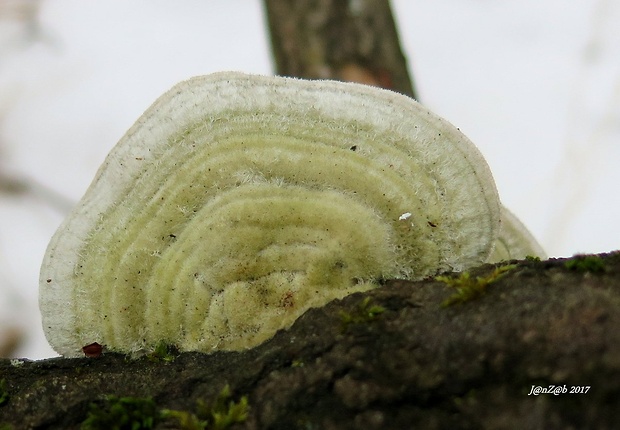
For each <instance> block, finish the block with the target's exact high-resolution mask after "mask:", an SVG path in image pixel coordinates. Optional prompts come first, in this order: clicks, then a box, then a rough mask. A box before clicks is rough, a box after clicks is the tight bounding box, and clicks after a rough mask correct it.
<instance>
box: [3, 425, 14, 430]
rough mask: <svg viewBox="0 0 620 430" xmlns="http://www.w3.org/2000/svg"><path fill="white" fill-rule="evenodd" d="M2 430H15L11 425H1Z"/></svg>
mask: <svg viewBox="0 0 620 430" xmlns="http://www.w3.org/2000/svg"><path fill="white" fill-rule="evenodd" d="M0 430H13V426H12V425H11V424H0Z"/></svg>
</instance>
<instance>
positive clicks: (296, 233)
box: [40, 73, 521, 356]
mask: <svg viewBox="0 0 620 430" xmlns="http://www.w3.org/2000/svg"><path fill="white" fill-rule="evenodd" d="M500 216H501V215H500V203H499V200H498V196H497V192H496V189H495V185H494V182H493V178H492V176H491V173H490V171H489V168H488V167H487V164H486V163H485V161H484V159H483V158H482V156H481V155H480V153H479V152H478V150H477V149H476V148H475V146H474V145H473V144H472V143H471V142H470V141H469V140H468V139H467V138H466V137H465V136H464V135H463V134H461V133H460V132H459V131H458V130H457V129H456V128H454V127H453V126H452V125H450V124H449V123H447V122H446V121H444V120H442V119H441V118H439V117H437V116H436V115H434V114H432V113H431V112H429V111H428V110H427V109H425V108H424V107H423V106H421V105H419V104H418V103H416V102H415V101H413V100H411V99H409V98H407V97H404V96H402V95H399V94H395V93H392V92H389V91H385V90H381V89H377V88H372V87H367V86H363V85H358V84H349V83H340V82H331V81H304V80H296V79H286V78H275V77H262V76H252V75H245V74H240V73H217V74H213V75H209V76H203V77H197V78H193V79H190V80H188V81H186V82H182V83H180V84H178V85H177V86H175V87H174V88H172V89H171V90H170V91H168V92H167V93H166V94H164V95H163V96H162V97H161V98H159V99H158V100H157V101H156V102H155V103H154V104H153V106H151V107H150V108H149V109H148V110H147V111H146V112H145V113H144V115H142V117H141V118H140V119H139V120H138V121H137V122H136V124H135V125H134V126H133V127H132V128H131V129H130V130H129V131H128V132H127V134H126V135H125V136H124V137H123V138H122V139H121V141H120V142H119V143H118V145H116V147H115V148H114V149H113V150H112V151H111V152H110V154H109V155H108V157H107V159H106V160H105V163H104V164H103V166H101V168H100V169H99V172H98V173H97V176H96V177H95V179H94V181H93V183H92V184H91V186H90V188H89V189H88V191H87V192H86V195H85V196H84V197H83V198H82V200H81V201H80V202H79V204H78V205H77V207H76V208H75V209H74V210H73V211H72V212H71V214H70V215H69V217H68V218H67V219H66V220H65V221H64V223H63V224H62V225H61V226H60V228H59V229H58V231H57V232H56V234H55V235H54V237H53V238H52V240H51V242H50V244H49V247H48V249H47V253H46V255H45V259H44V261H43V266H42V269H41V285H40V307H41V312H42V315H43V326H44V330H45V334H46V336H47V338H48V340H49V342H50V344H51V345H52V347H53V348H54V349H55V350H56V351H57V352H59V353H60V354H62V355H64V356H80V355H81V354H82V347H83V346H85V345H89V344H93V343H95V342H96V343H98V344H100V345H105V346H106V347H107V349H108V350H113V351H121V352H126V353H139V352H143V351H148V350H151V349H152V348H153V347H154V345H156V344H157V343H159V342H161V341H163V342H167V343H170V344H175V345H176V346H177V347H179V349H180V350H185V351H187V350H197V351H205V352H210V351H214V350H218V349H224V350H239V349H243V348H249V347H252V346H254V345H257V344H259V343H261V342H263V341H264V340H266V339H268V338H270V337H272V336H273V335H274V333H275V332H276V331H277V330H278V329H281V328H286V327H288V326H290V325H291V324H292V323H293V321H294V320H295V319H296V318H298V317H299V316H300V315H301V314H302V313H304V312H305V311H306V310H307V309H308V308H310V307H316V306H321V305H324V304H325V303H327V302H329V301H330V300H333V299H336V298H341V297H344V296H346V295H348V294H350V293H352V292H356V291H363V290H367V289H369V288H372V287H374V286H375V285H376V283H375V281H376V280H378V279H380V278H393V277H400V278H407V279H419V278H423V277H426V276H429V275H434V274H436V273H438V272H441V271H445V270H462V269H464V268H467V267H470V266H473V265H477V264H480V263H482V262H484V261H486V260H487V259H488V258H489V255H491V253H492V251H493V247H494V242H495V241H496V240H497V239H498V237H499V232H500ZM404 219H406V222H403V220H404ZM502 243H503V245H505V246H506V247H510V246H512V242H510V241H506V240H504V241H503V242H502ZM519 243H521V242H519ZM506 252H507V254H506ZM506 252H503V253H502V254H501V256H500V257H502V256H504V257H505V256H510V255H511V254H510V252H509V250H507V251H506Z"/></svg>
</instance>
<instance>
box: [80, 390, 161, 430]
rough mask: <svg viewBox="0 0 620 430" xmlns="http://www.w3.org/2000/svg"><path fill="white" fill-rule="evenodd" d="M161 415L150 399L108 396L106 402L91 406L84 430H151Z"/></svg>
mask: <svg viewBox="0 0 620 430" xmlns="http://www.w3.org/2000/svg"><path fill="white" fill-rule="evenodd" d="M158 418H159V413H158V411H157V406H156V405H155V402H154V401H153V400H152V399H150V398H136V397H116V396H107V397H106V399H105V401H104V402H103V404H102V403H100V402H93V403H91V404H90V411H89V412H88V417H87V418H86V420H84V422H83V423H82V426H81V428H82V430H104V429H105V430H125V429H127V430H141V429H151V428H153V426H154V425H155V424H156V423H157V421H158Z"/></svg>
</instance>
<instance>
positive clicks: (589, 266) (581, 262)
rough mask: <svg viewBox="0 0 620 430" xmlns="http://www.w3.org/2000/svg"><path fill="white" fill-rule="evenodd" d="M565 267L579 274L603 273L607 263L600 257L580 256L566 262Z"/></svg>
mask: <svg viewBox="0 0 620 430" xmlns="http://www.w3.org/2000/svg"><path fill="white" fill-rule="evenodd" d="M564 267H566V268H567V269H569V270H575V271H577V272H589V273H603V272H605V261H604V260H603V259H602V258H601V257H599V256H598V255H578V256H575V257H574V258H572V259H571V260H568V261H567V262H565V263H564Z"/></svg>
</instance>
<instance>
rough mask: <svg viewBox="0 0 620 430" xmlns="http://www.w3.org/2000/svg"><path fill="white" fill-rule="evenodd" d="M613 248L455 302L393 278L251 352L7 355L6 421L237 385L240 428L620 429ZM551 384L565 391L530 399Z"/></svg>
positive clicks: (511, 276)
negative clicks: (243, 413)
mask: <svg viewBox="0 0 620 430" xmlns="http://www.w3.org/2000/svg"><path fill="white" fill-rule="evenodd" d="M601 257H602V264H601V266H600V267H598V268H597V267H596V265H595V266H594V267H591V268H587V267H586V268H585V269H584V268H583V267H581V270H579V269H580V268H579V267H578V268H573V269H571V268H569V267H567V266H566V261H565V260H549V261H542V262H535V261H521V262H518V263H517V266H516V267H515V268H514V269H512V270H509V271H508V272H506V274H505V275H504V276H503V277H501V278H500V279H498V280H497V281H496V282H495V283H493V284H491V285H489V286H488V288H487V290H486V292H485V293H484V294H483V295H482V296H480V297H478V298H476V299H474V300H471V301H468V302H465V303H461V304H454V305H452V306H448V307H442V306H441V303H442V302H444V300H446V298H448V297H450V296H451V295H453V294H454V288H453V287H451V286H449V285H446V284H445V283H443V282H439V281H437V280H434V279H429V280H425V281H420V282H407V281H398V280H392V281H388V282H386V283H385V285H383V286H382V287H380V288H377V289H375V290H372V291H370V292H367V293H364V294H355V295H352V296H349V297H347V298H345V299H344V300H341V301H334V302H332V303H330V304H328V305H327V306H325V307H323V308H320V309H313V310H310V311H308V312H307V313H306V314H304V315H303V316H302V317H301V318H300V319H299V320H298V321H297V322H296V323H295V324H294V325H293V326H292V327H291V328H290V329H289V330H283V331H280V332H278V333H277V335H276V336H275V337H274V338H273V339H271V340H270V341H268V342H266V343H264V344H263V345H261V346H259V347H257V348H254V349H251V350H247V351H243V352H218V353H214V354H211V355H205V354H199V353H185V354H180V355H178V356H177V357H176V358H175V360H174V361H172V362H166V361H162V360H159V361H157V360H153V359H148V358H140V359H136V360H132V359H129V358H126V357H124V356H120V355H115V354H104V355H103V356H101V357H99V358H90V359H89V358H84V359H62V358H55V359H50V360H43V361H35V362H30V361H19V362H17V361H13V362H11V361H9V360H6V359H5V360H0V379H4V380H5V381H4V384H3V385H4V388H3V389H0V399H2V397H3V393H4V394H5V396H4V397H5V399H6V398H8V400H5V401H4V404H2V405H0V428H2V426H1V425H2V424H3V423H4V424H7V423H8V424H12V425H13V426H14V428H15V429H26V428H46V429H47V428H49V429H61V428H62V429H66V428H69V429H71V428H79V425H80V423H81V422H83V421H84V420H85V419H86V417H87V414H88V411H89V404H91V403H94V404H101V403H102V402H103V400H102V399H103V396H104V395H111V394H113V395H117V396H132V397H137V398H147V397H151V398H152V399H153V400H154V402H155V404H156V406H157V410H161V409H162V408H170V409H175V410H182V411H195V410H196V405H197V402H198V401H199V400H200V399H203V400H204V401H206V402H207V403H209V402H213V399H214V398H215V397H216V396H217V394H218V393H219V392H220V391H221V390H222V388H223V387H224V386H225V385H226V384H229V385H230V388H231V392H232V399H233V400H238V399H239V398H240V397H241V396H242V395H245V396H247V398H248V403H249V414H248V416H247V419H246V420H245V421H244V422H241V423H238V424H234V425H233V426H232V427H231V428H235V429H294V428H303V429H361V428H363V429H392V428H393V429H403V428H425V429H433V428H435V429H439V428H472V429H473V428H493V429H500V428H513V429H522V428H531V429H542V428H545V429H565V428H598V429H606V428H608V429H612V428H619V427H620V312H619V310H620V253H613V254H608V255H602V256H601ZM493 270H494V267H493V266H489V265H486V266H483V267H480V268H478V269H475V270H473V271H472V276H482V277H484V276H488V275H489V274H490V273H492V272H493ZM367 298H368V299H367ZM373 306H381V307H382V308H383V309H384V311H383V312H381V313H379V312H374V311H373V312H370V310H372V309H373V308H372V307H373ZM374 309H375V310H376V308H374ZM550 385H555V386H558V387H560V392H559V393H557V395H554V394H540V395H538V396H535V395H528V393H530V390H531V389H532V386H542V387H549V386H550ZM563 387H566V390H567V392H562V389H563ZM572 387H589V388H588V389H587V392H585V393H583V392H582V391H585V390H586V389H585V388H580V389H579V390H578V391H579V393H572V394H571V393H570V390H571V389H573V388H572ZM0 402H1V400H0ZM155 428H179V424H178V422H176V421H174V420H172V421H171V420H167V421H161V422H159V423H157V422H156V424H155ZM187 428H189V427H187Z"/></svg>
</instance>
